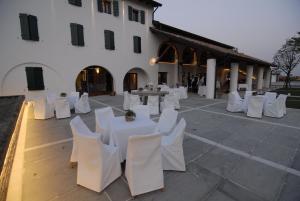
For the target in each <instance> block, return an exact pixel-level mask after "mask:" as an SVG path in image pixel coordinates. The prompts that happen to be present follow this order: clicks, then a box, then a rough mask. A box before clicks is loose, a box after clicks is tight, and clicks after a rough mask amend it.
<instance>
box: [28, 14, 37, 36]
mask: <svg viewBox="0 0 300 201" xmlns="http://www.w3.org/2000/svg"><path fill="white" fill-rule="evenodd" d="M28 21H29V32H30V40H33V41H39V31H38V25H37V17H36V16H33V15H28Z"/></svg>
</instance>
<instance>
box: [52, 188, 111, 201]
mask: <svg viewBox="0 0 300 201" xmlns="http://www.w3.org/2000/svg"><path fill="white" fill-rule="evenodd" d="M51 201H110V200H109V198H108V197H107V196H106V195H105V193H104V192H101V193H97V192H94V191H91V190H89V189H87V188H84V187H79V188H77V189H75V190H71V191H68V192H64V193H62V194H61V195H58V196H56V197H55V198H54V199H52V200H51Z"/></svg>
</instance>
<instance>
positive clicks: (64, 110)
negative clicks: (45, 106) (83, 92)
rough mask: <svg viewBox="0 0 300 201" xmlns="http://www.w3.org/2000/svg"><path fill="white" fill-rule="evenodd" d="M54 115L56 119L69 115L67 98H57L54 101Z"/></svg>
mask: <svg viewBox="0 0 300 201" xmlns="http://www.w3.org/2000/svg"><path fill="white" fill-rule="evenodd" d="M55 116H56V118H57V119H62V118H68V117H70V116H71V112H70V104H69V101H68V100H67V98H59V99H57V100H56V101H55Z"/></svg>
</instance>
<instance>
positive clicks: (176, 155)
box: [161, 118, 186, 171]
mask: <svg viewBox="0 0 300 201" xmlns="http://www.w3.org/2000/svg"><path fill="white" fill-rule="evenodd" d="M185 127H186V122H185V120H184V119H183V118H182V119H181V120H180V122H179V123H178V124H177V125H176V127H175V128H174V130H173V131H172V133H171V134H170V135H168V136H163V137H162V140H161V153H162V164H163V169H164V170H176V171H185V161H184V155H183V148H182V143H183V136H184V130H185Z"/></svg>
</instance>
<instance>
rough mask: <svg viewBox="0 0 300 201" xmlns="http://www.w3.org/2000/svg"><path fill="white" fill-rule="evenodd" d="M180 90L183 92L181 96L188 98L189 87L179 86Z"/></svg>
mask: <svg viewBox="0 0 300 201" xmlns="http://www.w3.org/2000/svg"><path fill="white" fill-rule="evenodd" d="M179 89H180V92H181V98H182V99H187V98H188V95H187V87H182V86H181V87H179Z"/></svg>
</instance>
